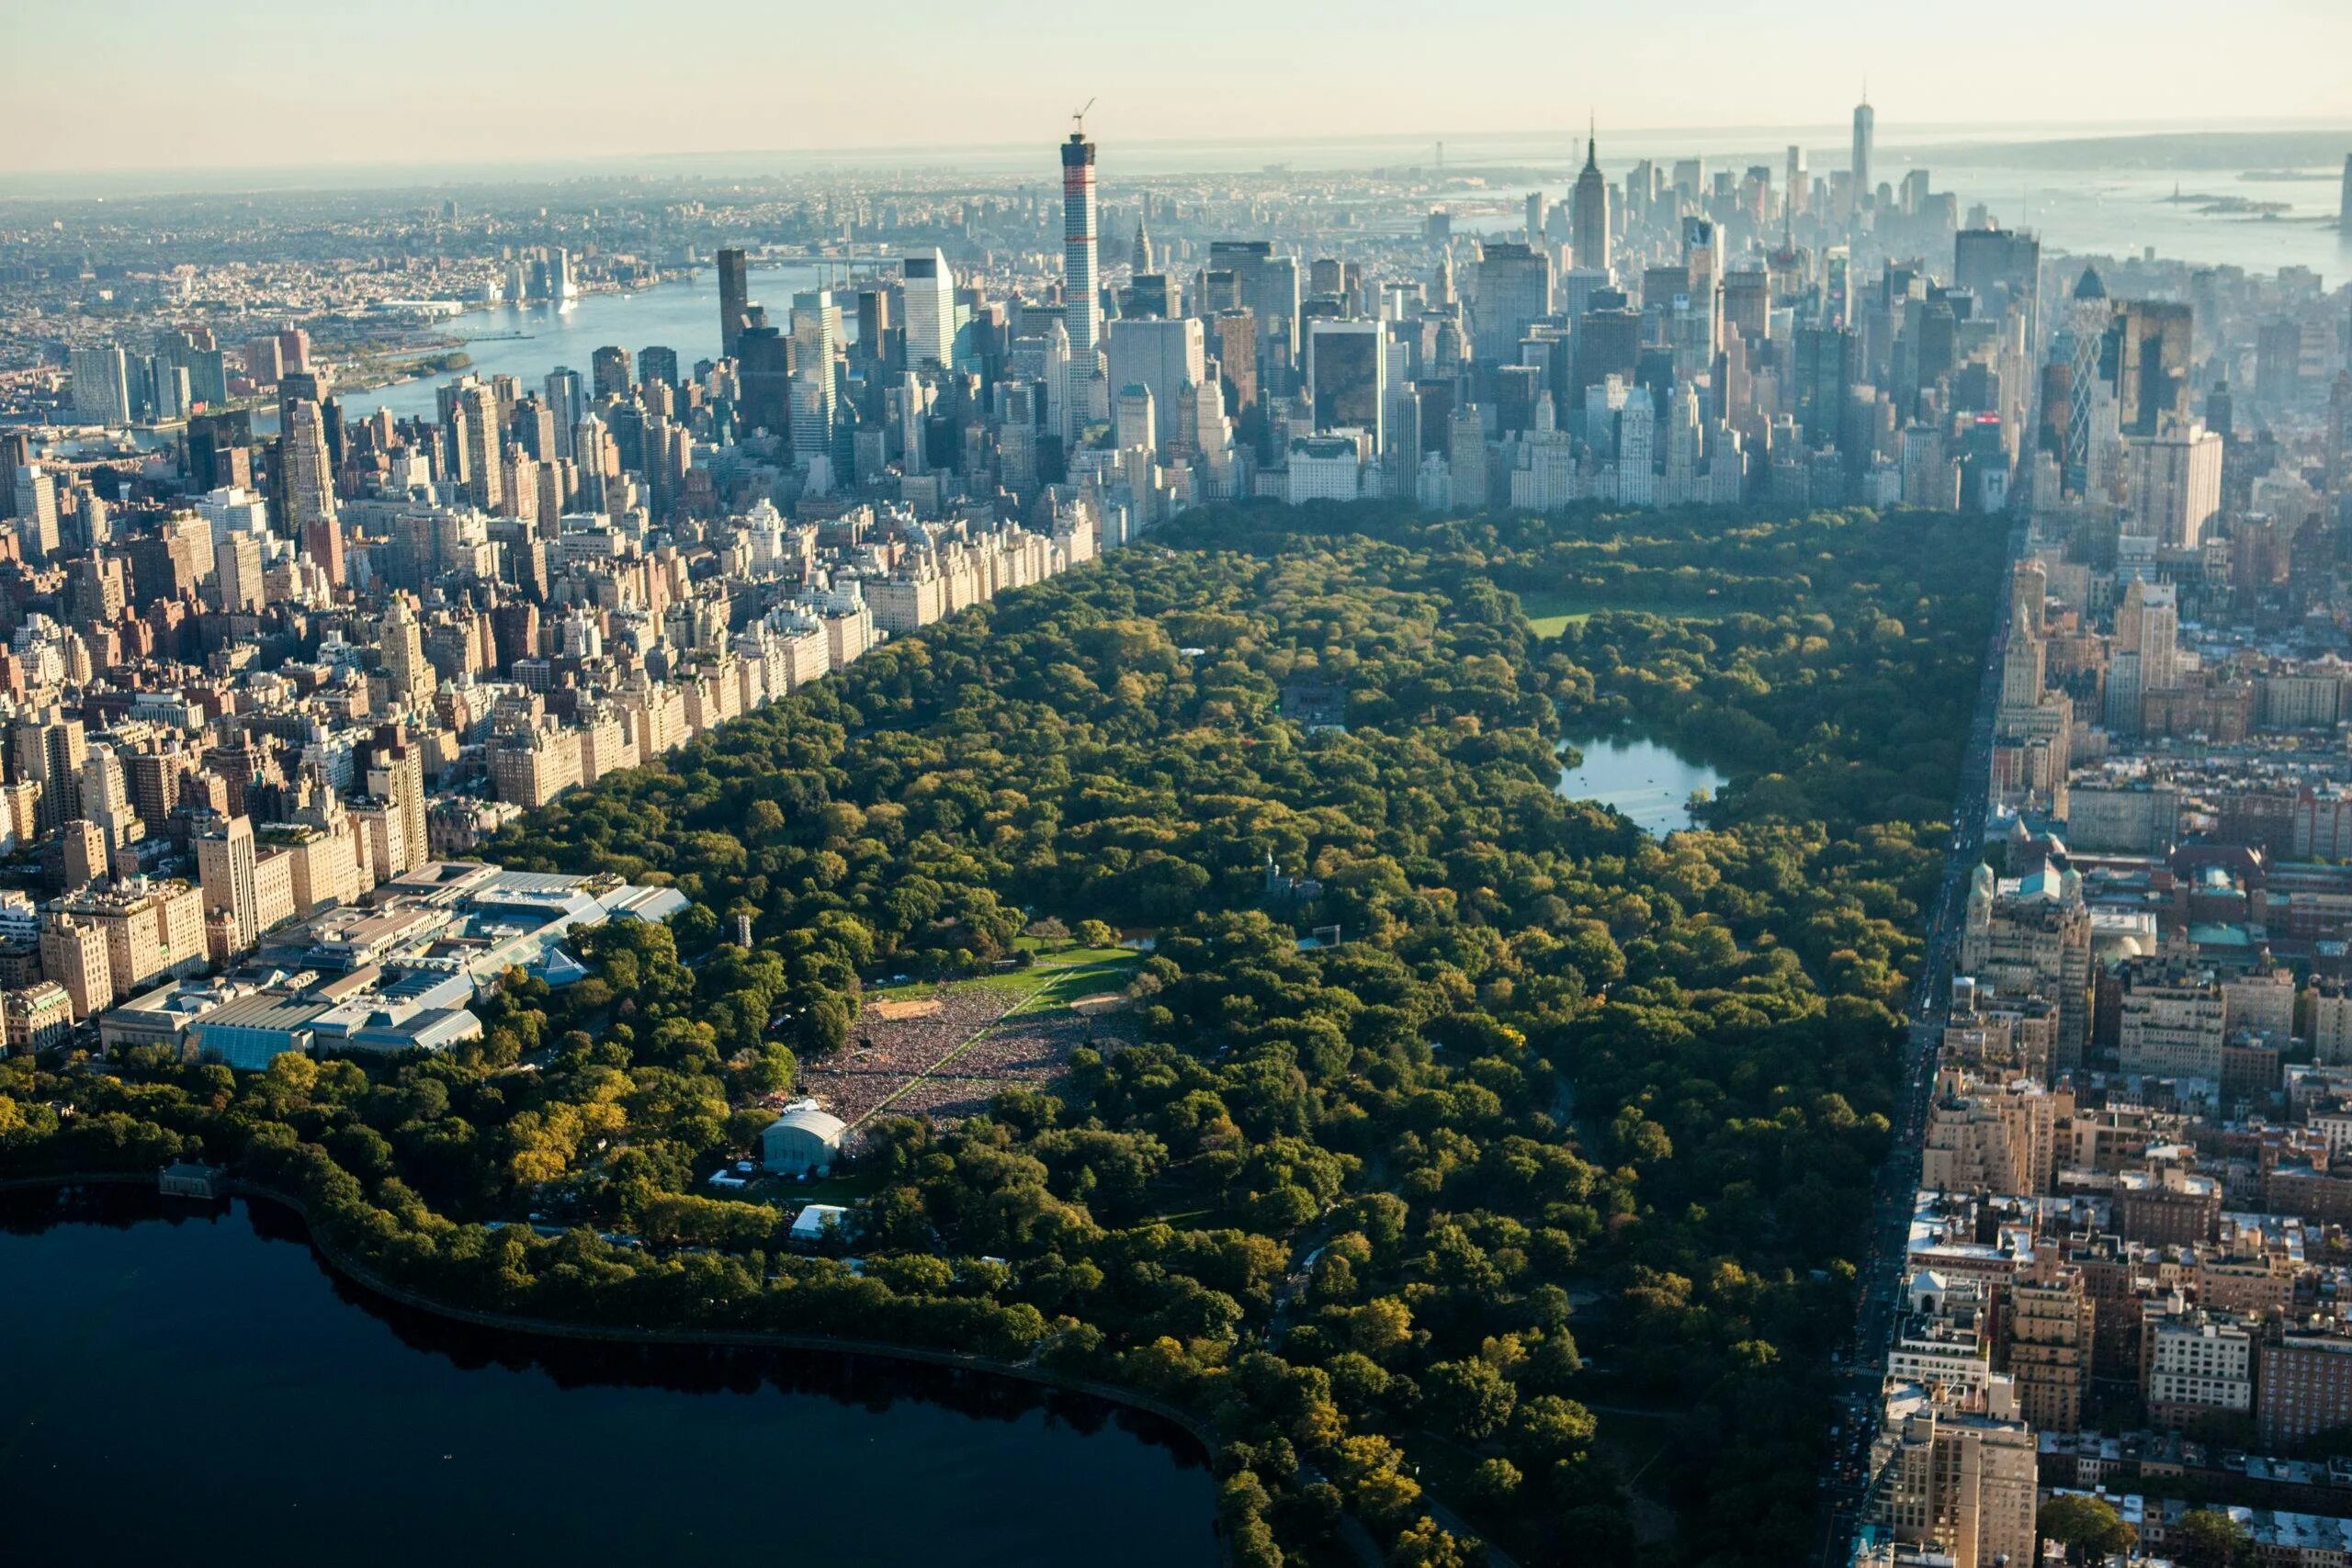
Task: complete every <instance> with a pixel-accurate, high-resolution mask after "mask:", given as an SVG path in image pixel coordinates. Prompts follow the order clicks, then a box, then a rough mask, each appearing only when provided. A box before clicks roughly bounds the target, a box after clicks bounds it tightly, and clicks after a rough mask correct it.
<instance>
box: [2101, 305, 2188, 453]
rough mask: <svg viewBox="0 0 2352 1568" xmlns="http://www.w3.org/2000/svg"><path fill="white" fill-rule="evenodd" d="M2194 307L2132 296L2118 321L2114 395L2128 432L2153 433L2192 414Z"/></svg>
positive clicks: (2123, 429) (2135, 433)
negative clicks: (2190, 374) (2190, 371)
mask: <svg viewBox="0 0 2352 1568" xmlns="http://www.w3.org/2000/svg"><path fill="white" fill-rule="evenodd" d="M2193 319H2194V318H2193V315H2192V312H2191V308H2190V307H2189V306H2188V305H2187V304H2185V303H2182V302H2181V301H2178V300H2174V299H2129V300H2126V301H2125V302H2124V304H2123V309H2122V310H2121V311H2120V318H2119V320H2118V322H2117V327H2118V330H2119V331H2120V333H2122V341H2121V343H2120V344H2119V346H2118V349H2117V355H2116V362H2115V363H2116V371H2115V400H2116V403H2117V406H2118V410H2119V414H2118V421H2119V425H2120V429H2121V431H2122V433H2123V434H2125V435H2154V434H2157V433H2158V432H2159V431H2161V430H2163V429H2164V428H2165V426H2166V424H2167V423H2168V422H2171V421H2175V420H2185V419H2187V418H2188V365H2189V355H2190V344H2189V337H2190V328H2191V325H2192V323H2193Z"/></svg>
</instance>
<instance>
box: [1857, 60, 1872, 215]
mask: <svg viewBox="0 0 2352 1568" xmlns="http://www.w3.org/2000/svg"><path fill="white" fill-rule="evenodd" d="M1877 136H1878V111H1877V110H1875V109H1873V108H1871V94H1870V89H1869V88H1868V87H1865V88H1863V89H1862V101H1861V102H1860V103H1859V104H1856V105H1855V106H1854V189H1853V200H1854V210H1855V211H1857V212H1860V210H1861V209H1863V208H1865V207H1868V206H1869V205H1870V202H1871V190H1872V189H1873V188H1874V187H1873V186H1871V143H1872V142H1873V141H1875V140H1876V139H1877Z"/></svg>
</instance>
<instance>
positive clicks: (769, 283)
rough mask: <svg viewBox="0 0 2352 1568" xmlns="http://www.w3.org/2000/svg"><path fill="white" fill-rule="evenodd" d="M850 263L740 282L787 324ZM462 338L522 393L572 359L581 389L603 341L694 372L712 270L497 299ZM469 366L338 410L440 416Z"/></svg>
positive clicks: (714, 333) (792, 266)
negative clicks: (440, 391) (802, 296)
mask: <svg viewBox="0 0 2352 1568" xmlns="http://www.w3.org/2000/svg"><path fill="white" fill-rule="evenodd" d="M849 276H850V274H849V270H848V268H846V267H845V266H843V265H841V264H839V263H833V264H831V265H828V264H825V263H821V262H794V263H789V264H787V265H783V266H770V267H754V268H752V273H751V276H750V277H749V278H748V279H747V280H746V281H747V282H748V284H749V286H750V288H751V295H752V302H753V303H755V304H758V305H762V306H764V307H766V310H767V312H768V321H769V323H770V324H771V325H774V326H777V327H788V326H789V325H790V317H791V312H792V297H793V295H795V294H797V293H799V292H801V291H803V290H806V289H811V288H823V287H825V286H826V283H827V280H828V279H829V278H830V279H831V280H832V281H833V282H834V284H835V286H836V287H841V286H843V285H845V284H846V282H847V279H848V277H849ZM841 304H842V334H843V336H844V338H845V339H846V340H851V341H854V339H855V338H856V336H857V299H856V297H855V296H854V294H852V295H850V296H848V297H847V298H845V299H842V301H841ZM444 331H446V332H447V333H448V335H450V336H452V337H462V338H464V339H465V340H466V344H465V351H466V353H467V354H468V355H471V356H472V359H473V363H472V364H471V365H470V366H469V367H467V370H468V371H470V372H471V373H472V374H474V375H476V376H479V377H481V378H482V379H483V380H485V381H487V380H489V379H490V378H492V376H513V377H515V378H519V379H520V380H521V381H522V383H523V388H524V389H525V390H526V391H537V390H538V389H539V386H540V384H541V383H542V382H543V381H545V380H546V378H547V374H548V371H550V370H552V369H554V368H555V367H557V366H559V365H562V366H569V367H571V368H572V369H574V370H577V371H579V372H580V379H581V382H582V386H583V387H584V386H585V385H586V383H587V381H588V373H589V363H590V360H591V358H592V356H593V355H594V354H595V352H596V350H598V349H599V348H603V347H605V346H607V345H611V346H614V347H618V348H625V349H627V350H628V355H629V367H630V371H631V373H632V374H634V373H635V372H636V369H637V361H638V356H639V354H640V353H641V352H642V351H643V350H645V349H647V348H650V347H660V348H668V349H674V350H675V351H676V352H677V355H678V373H679V374H680V375H681V376H691V375H693V374H694V367H695V361H696V360H698V359H717V358H718V268H716V267H703V268H701V269H699V270H698V271H696V272H695V274H694V275H693V276H691V277H684V278H678V279H675V280H673V281H672V282H668V283H662V284H657V285H655V286H654V287H652V288H640V289H637V290H635V291H633V292H629V293H620V294H585V295H582V296H581V297H580V298H579V299H574V300H571V302H569V303H568V304H566V305H564V306H563V307H562V308H561V309H560V310H559V309H557V308H556V307H555V306H553V305H548V304H537V305H494V306H492V307H491V308H489V309H488V310H469V311H467V312H466V313H465V314H464V315H462V316H458V317H454V318H452V319H451V320H450V321H449V322H448V323H447V326H446V327H445V328H444ZM465 373H466V372H465V371H458V372H452V373H450V374H448V375H445V376H437V377H425V378H420V379H417V380H413V381H402V382H401V383H400V384H399V385H397V386H391V387H379V388H377V389H374V390H372V391H354V392H345V393H343V394H342V399H343V415H344V417H345V419H352V420H356V419H359V418H361V417H363V416H365V415H367V414H369V413H372V412H375V411H376V410H378V409H379V408H385V409H390V410H391V411H392V412H393V413H395V414H397V415H399V416H400V417H401V418H403V419H407V418H411V417H414V418H421V419H433V418H437V417H438V416H439V413H440V405H439V403H438V401H437V400H436V399H435V394H434V389H435V387H437V386H439V385H440V384H441V383H442V382H444V381H450V380H455V379H456V378H457V377H458V376H459V375H462V374H465ZM276 423H277V415H276V413H275V412H272V413H270V414H269V415H268V416H267V417H266V418H264V417H262V416H260V415H258V414H257V415H256V416H255V417H254V428H255V429H261V428H263V427H265V426H275V424H276Z"/></svg>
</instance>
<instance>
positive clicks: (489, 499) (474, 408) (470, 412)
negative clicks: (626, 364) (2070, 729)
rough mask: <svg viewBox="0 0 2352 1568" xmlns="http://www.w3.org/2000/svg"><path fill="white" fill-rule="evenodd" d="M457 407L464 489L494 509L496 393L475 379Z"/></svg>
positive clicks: (499, 429)
mask: <svg viewBox="0 0 2352 1568" xmlns="http://www.w3.org/2000/svg"><path fill="white" fill-rule="evenodd" d="M614 352H615V353H616V354H618V353H620V352H621V351H620V350H618V349H616V350H614ZM596 355H597V357H598V359H599V360H601V359H602V358H603V357H604V355H605V351H604V350H603V349H601V348H600V349H598V350H597V351H596ZM622 358H623V359H624V360H626V359H627V358H628V355H626V354H623V355H622ZM458 411H459V412H460V413H462V414H463V415H464V418H463V419H462V420H461V421H460V422H459V423H458V430H459V431H460V432H461V433H462V434H461V435H460V437H459V440H460V443H461V445H462V446H464V448H465V462H466V493H467V495H468V496H469V498H470V499H471V500H472V502H473V503H474V504H475V505H476V506H479V507H481V509H482V510H483V511H484V512H495V511H497V510H498V503H499V502H500V501H501V500H502V499H503V498H504V495H505V485H504V481H503V475H502V474H501V473H500V472H499V466H500V458H501V457H503V452H502V451H501V447H502V446H503V444H504V443H503V439H502V437H503V434H504V430H505V426H504V424H503V422H502V421H501V420H500V419H499V417H498V394H497V393H496V392H495V391H493V390H492V389H490V388H488V387H485V386H483V385H481V383H479V382H477V383H475V384H474V385H473V386H470V387H466V388H463V389H460V390H459V391H458Z"/></svg>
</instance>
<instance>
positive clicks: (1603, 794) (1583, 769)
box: [1559, 737, 1724, 838]
mask: <svg viewBox="0 0 2352 1568" xmlns="http://www.w3.org/2000/svg"><path fill="white" fill-rule="evenodd" d="M1571 744H1573V745H1574V746H1575V747H1576V749H1577V750H1579V751H1581V752H1582V753H1584V760H1583V761H1581V762H1579V763H1578V764H1577V766H1575V767H1573V768H1570V767H1565V766H1564V767H1562V768H1561V770H1560V786H1559V787H1560V793H1561V794H1562V795H1566V796H1568V797H1569V798H1570V799H1572V800H1597V801H1599V802H1600V804H1601V805H1603V806H1606V807H1611V808H1612V809H1614V810H1616V811H1618V812H1621V813H1623V815H1624V816H1625V817H1627V818H1631V819H1632V821H1633V823H1634V826H1635V827H1637V828H1639V829H1641V830H1642V831H1643V832H1645V833H1647V834H1649V835H1650V836H1651V837H1653V838H1664V837H1665V836H1666V835H1667V834H1668V833H1672V832H1676V831H1679V829H1684V828H1688V827H1690V826H1691V805H1690V802H1691V792H1692V791H1693V790H1701V789H1703V790H1708V791H1710V792H1712V791H1714V790H1718V789H1721V788H1722V787H1723V786H1724V775H1723V774H1721V773H1717V772H1715V770H1714V769H1713V768H1710V767H1708V766H1707V765H1706V764H1705V763H1703V762H1693V761H1689V760H1687V759H1685V758H1683V757H1680V756H1678V755H1676V754H1675V752H1674V751H1672V750H1669V749H1668V748H1667V747H1665V746H1661V745H1659V744H1658V743H1657V741H1655V740H1644V739H1636V738H1633V737H1611V738H1610V739H1602V740H1577V741H1574V742H1572V743H1571Z"/></svg>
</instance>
